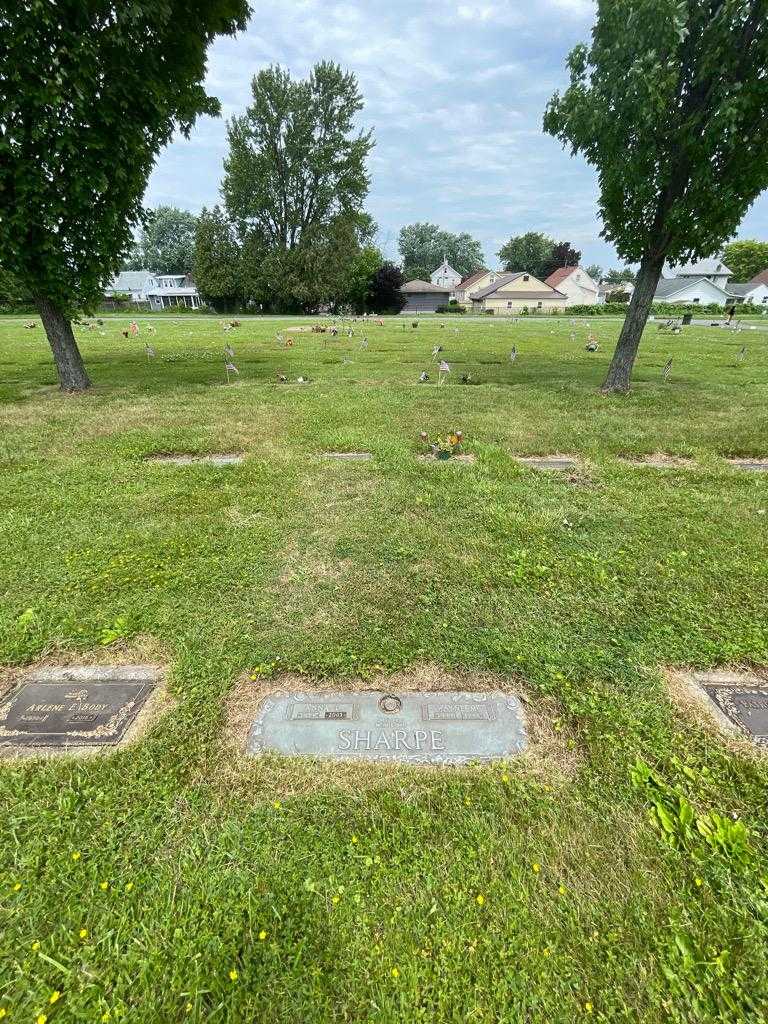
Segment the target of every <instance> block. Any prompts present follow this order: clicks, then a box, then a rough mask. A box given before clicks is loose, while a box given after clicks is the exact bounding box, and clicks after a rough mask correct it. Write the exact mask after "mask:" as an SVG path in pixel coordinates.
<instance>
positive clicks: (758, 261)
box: [723, 238, 768, 282]
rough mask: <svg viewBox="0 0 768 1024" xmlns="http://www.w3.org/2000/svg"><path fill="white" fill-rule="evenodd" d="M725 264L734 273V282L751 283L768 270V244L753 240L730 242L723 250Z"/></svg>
mask: <svg viewBox="0 0 768 1024" xmlns="http://www.w3.org/2000/svg"><path fill="white" fill-rule="evenodd" d="M723 262H724V263H725V265H726V266H727V267H728V269H729V270H731V271H732V272H733V279H734V281H742V282H746V281H751V280H752V278H753V277H757V275H758V274H760V273H762V271H763V270H765V269H766V268H768V242H757V241H755V239H753V238H745V239H744V240H743V241H741V242H730V243H729V244H728V245H726V246H725V247H724V249H723Z"/></svg>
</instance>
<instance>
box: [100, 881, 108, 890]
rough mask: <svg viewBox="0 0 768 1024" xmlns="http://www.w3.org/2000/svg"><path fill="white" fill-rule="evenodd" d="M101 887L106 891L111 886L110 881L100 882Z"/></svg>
mask: <svg viewBox="0 0 768 1024" xmlns="http://www.w3.org/2000/svg"><path fill="white" fill-rule="evenodd" d="M99 888H100V889H101V891H102V892H105V891H106V890H107V889H108V888H109V882H99Z"/></svg>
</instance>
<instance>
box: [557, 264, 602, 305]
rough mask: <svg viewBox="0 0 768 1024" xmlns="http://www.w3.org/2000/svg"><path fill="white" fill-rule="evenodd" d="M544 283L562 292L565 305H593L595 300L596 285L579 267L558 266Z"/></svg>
mask: <svg viewBox="0 0 768 1024" xmlns="http://www.w3.org/2000/svg"><path fill="white" fill-rule="evenodd" d="M544 283H545V284H548V285H549V287H550V288H554V289H555V291H559V292H562V293H563V294H564V295H565V297H566V305H567V306H593V305H595V303H596V302H597V285H596V284H595V282H594V281H593V280H592V278H591V277H590V276H589V274H588V273H587V272H586V270H583V269H582V268H581V267H560V268H559V269H558V270H556V271H555V272H554V273H553V274H550V275H549V277H548V278H547V279H546V280H545V282H544Z"/></svg>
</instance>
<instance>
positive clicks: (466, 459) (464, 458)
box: [419, 452, 477, 466]
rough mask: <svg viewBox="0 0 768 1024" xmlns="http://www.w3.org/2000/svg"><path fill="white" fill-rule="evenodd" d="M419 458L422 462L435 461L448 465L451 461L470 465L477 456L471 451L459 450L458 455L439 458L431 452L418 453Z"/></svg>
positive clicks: (475, 460)
mask: <svg viewBox="0 0 768 1024" xmlns="http://www.w3.org/2000/svg"><path fill="white" fill-rule="evenodd" d="M419 458H420V459H421V460H422V462H437V463H439V464H440V465H444V466H449V465H450V464H451V463H459V464H460V465H465V466H472V465H474V464H475V462H477V456H476V455H473V454H472V452H460V453H459V454H458V455H451V457H450V458H449V459H441V458H438V456H437V455H433V454H432V452H427V453H426V454H424V455H420V456H419Z"/></svg>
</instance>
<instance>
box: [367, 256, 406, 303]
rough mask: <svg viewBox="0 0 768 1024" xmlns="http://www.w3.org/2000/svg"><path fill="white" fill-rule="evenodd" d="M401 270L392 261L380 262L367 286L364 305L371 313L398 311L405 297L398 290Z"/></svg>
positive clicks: (401, 280) (401, 275)
mask: <svg viewBox="0 0 768 1024" xmlns="http://www.w3.org/2000/svg"><path fill="white" fill-rule="evenodd" d="M404 280H405V278H404V277H403V272H402V270H400V268H399V267H396V266H395V264H394V263H382V265H381V266H380V267H379V269H378V270H377V271H376V273H375V274H374V275H373V277H372V278H371V281H370V283H369V286H368V296H367V300H366V306H367V308H368V310H369V312H371V313H399V312H400V311H401V310H402V309H403V308H404V306H405V304H406V302H407V299H406V298H405V296H404V295H403V293H402V292H401V291H400V289H401V288H402V287H403V281H404Z"/></svg>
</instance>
